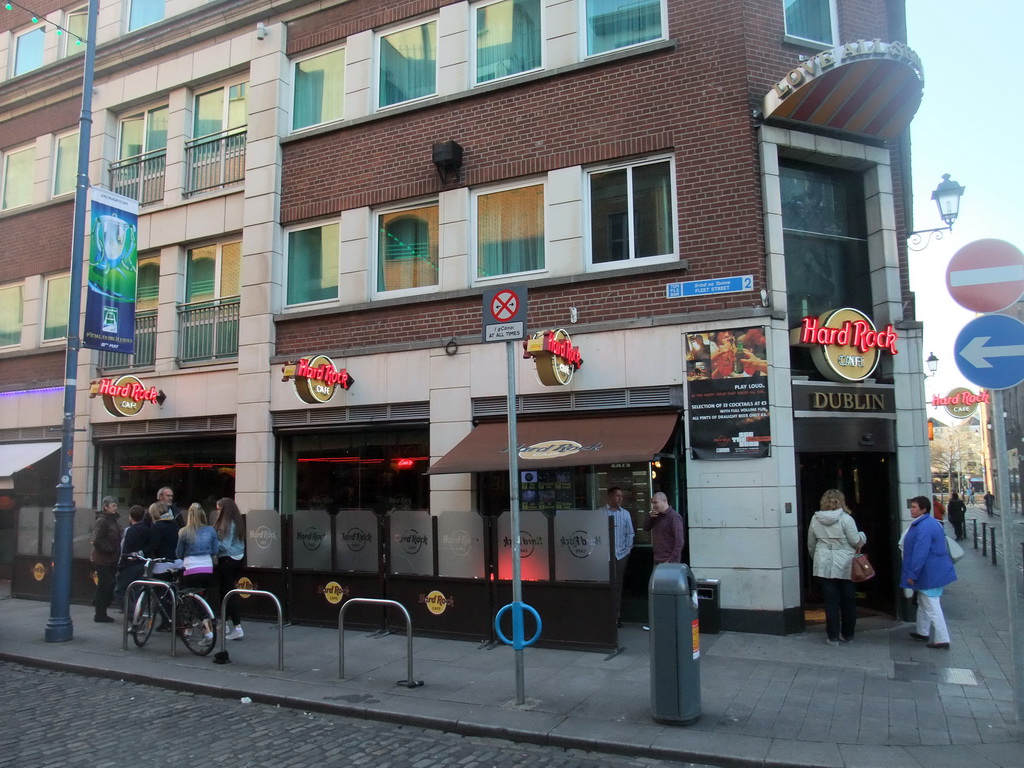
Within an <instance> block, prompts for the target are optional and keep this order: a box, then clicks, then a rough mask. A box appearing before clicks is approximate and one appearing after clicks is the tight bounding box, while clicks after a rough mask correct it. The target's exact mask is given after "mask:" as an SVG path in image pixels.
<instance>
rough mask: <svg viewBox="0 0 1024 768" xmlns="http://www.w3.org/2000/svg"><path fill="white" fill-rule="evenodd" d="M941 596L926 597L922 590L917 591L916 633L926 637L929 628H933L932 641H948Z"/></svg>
mask: <svg viewBox="0 0 1024 768" xmlns="http://www.w3.org/2000/svg"><path fill="white" fill-rule="evenodd" d="M940 599H941V598H938V597H928V595H926V594H925V593H924V592H918V593H917V634H919V635H924V636H925V637H927V636H928V635H929V634H930V630H931V629H933V628H934V629H935V637H933V638H932V642H933V643H948V642H949V630H948V629H947V628H946V617H945V616H943V615H942V603H940V602H939V601H940Z"/></svg>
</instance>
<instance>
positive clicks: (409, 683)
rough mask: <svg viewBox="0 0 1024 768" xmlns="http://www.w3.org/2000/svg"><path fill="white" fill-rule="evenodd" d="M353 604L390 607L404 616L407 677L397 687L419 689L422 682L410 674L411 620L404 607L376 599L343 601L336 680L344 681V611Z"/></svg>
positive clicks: (339, 618)
mask: <svg viewBox="0 0 1024 768" xmlns="http://www.w3.org/2000/svg"><path fill="white" fill-rule="evenodd" d="M355 603H362V604H364V605H385V606H387V605H391V606H394V607H395V608H397V609H398V610H400V611H401V612H402V615H403V616H405V636H406V657H407V661H408V665H409V671H408V673H407V674H408V677H407V678H406V679H405V680H399V681H398V683H397V685H404V686H405V687H406V688H419V687H420V686H421V685H423V681H422V680H419V681H417V680H416V679H415V678H414V677H413V674H412V618H411V617H410V616H409V612H408V611H407V610H406V609H405V606H404V605H402V604H401V603H399V602H397V601H395V600H384V599H381V598H376V597H352V598H349V599H348V600H346V601H345V604H344V605H343V606H341V610H340V611H338V679H339V680H344V679H345V611H346V610H347V609H348V607H349V606H350V605H353V604H355Z"/></svg>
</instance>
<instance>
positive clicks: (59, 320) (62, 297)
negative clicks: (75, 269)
mask: <svg viewBox="0 0 1024 768" xmlns="http://www.w3.org/2000/svg"><path fill="white" fill-rule="evenodd" d="M70 299H71V276H70V275H60V276H59V277H51V278H49V279H48V280H47V281H46V308H45V310H44V311H43V341H51V340H53V339H63V338H64V337H65V336H67V335H68V305H69V303H70Z"/></svg>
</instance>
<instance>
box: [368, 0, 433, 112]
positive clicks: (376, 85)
mask: <svg viewBox="0 0 1024 768" xmlns="http://www.w3.org/2000/svg"><path fill="white" fill-rule="evenodd" d="M431 22H433V23H434V51H435V55H436V58H435V59H434V91H433V93H428V94H425V95H423V96H417V97H415V98H412V99H406V100H405V101H396V102H395V103H394V104H388V105H386V106H382V105H381V103H380V97H381V93H380V75H381V69H380V68H381V57H380V44H381V41H382V40H383V39H384V38H385V37H387V36H388V35H393V34H395V33H396V32H404V31H405V30H407V29H413V28H415V27H422V26H424V25H426V24H430V23H431ZM440 40H441V23H440V19H439V17H438V16H437V15H434V16H427V17H425V18H420V19H417V20H416V21H413V22H410V23H408V24H402V25H400V26H395V27H388V28H387V29H382V30H379V31H377V32H375V33H374V36H373V74H372V75H371V77H373V108H374V111H375V112H383V111H386V110H389V109H398V108H399V107H404V106H406V105H408V104H417V103H419V102H421V101H426V100H427V99H433V98H436V97H437V94H438V87H439V86H440V82H441V49H440Z"/></svg>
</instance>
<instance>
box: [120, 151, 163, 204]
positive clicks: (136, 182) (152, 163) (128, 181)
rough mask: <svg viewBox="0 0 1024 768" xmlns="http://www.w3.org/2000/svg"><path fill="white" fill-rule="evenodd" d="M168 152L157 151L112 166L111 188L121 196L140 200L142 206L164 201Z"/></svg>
mask: <svg viewBox="0 0 1024 768" xmlns="http://www.w3.org/2000/svg"><path fill="white" fill-rule="evenodd" d="M166 166H167V150H165V149H157V150H154V151H152V152H146V153H144V154H141V155H136V156H135V157H130V158H128V159H127V160H117V161H116V162H113V163H111V164H110V188H111V189H112V190H113V191H114V192H116V193H117V194H119V195H124V196H125V197H130V198H132V199H133V200H138V201H139V204H140V205H149V204H150V203H158V202H160V201H161V200H163V199H164V169H165V168H166Z"/></svg>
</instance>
